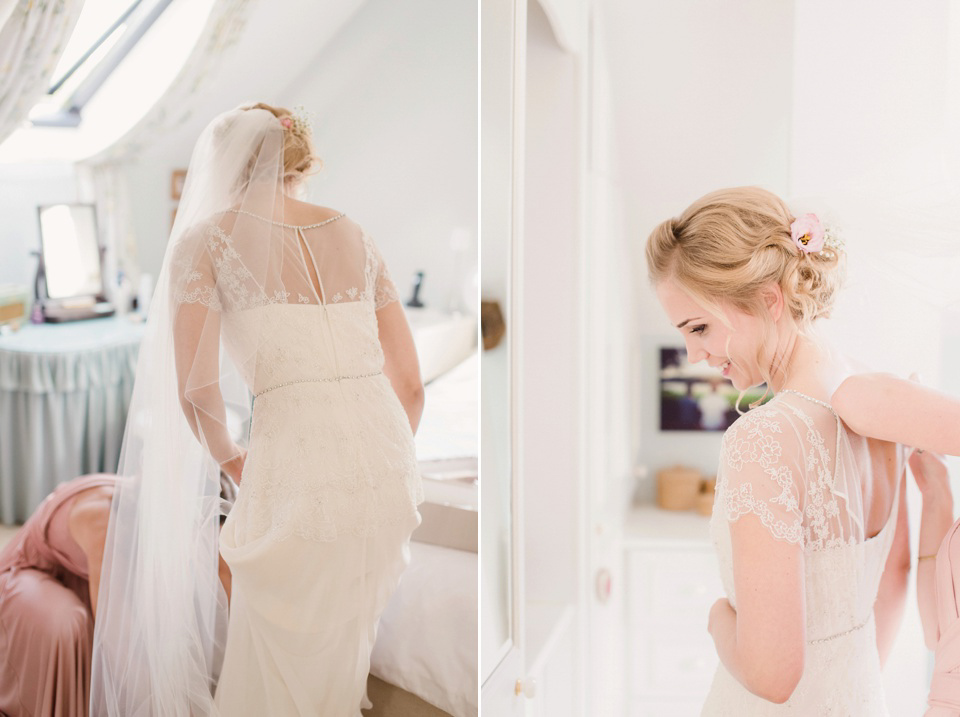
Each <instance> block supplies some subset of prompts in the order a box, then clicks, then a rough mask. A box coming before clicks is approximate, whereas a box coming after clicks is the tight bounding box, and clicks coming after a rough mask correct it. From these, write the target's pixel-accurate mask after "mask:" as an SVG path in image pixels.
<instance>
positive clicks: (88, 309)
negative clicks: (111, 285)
mask: <svg viewBox="0 0 960 717" xmlns="http://www.w3.org/2000/svg"><path fill="white" fill-rule="evenodd" d="M37 212H38V215H39V219H40V263H39V266H38V267H37V282H36V293H37V299H38V301H40V302H42V304H43V311H44V316H45V317H46V320H47V321H74V320H79V319H90V318H95V317H98V316H110V315H111V314H113V313H114V309H113V305H112V304H110V303H109V302H107V301H106V300H105V290H104V283H103V270H102V267H103V249H102V247H101V246H100V242H99V240H98V237H97V218H96V207H95V206H94V205H93V204H53V205H50V206H42V207H38V208H37Z"/></svg>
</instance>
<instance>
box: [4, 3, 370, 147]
mask: <svg viewBox="0 0 960 717" xmlns="http://www.w3.org/2000/svg"><path fill="white" fill-rule="evenodd" d="M181 1H183V2H187V1H189V0H181ZM365 2H366V0H323V1H322V2H304V3H300V2H271V1H270V0H254V1H253V6H252V7H251V8H250V10H249V17H248V19H247V22H246V24H245V26H244V28H243V31H242V33H241V35H240V37H239V39H238V40H237V41H236V42H235V43H234V44H233V45H231V46H230V47H228V48H226V49H225V50H224V51H223V53H222V56H220V57H219V58H218V60H217V62H216V63H215V64H213V65H212V70H211V71H210V72H209V73H208V74H207V75H206V76H204V77H202V84H201V85H200V86H199V87H198V89H197V91H196V92H195V93H192V94H190V97H189V106H188V107H187V108H186V109H187V112H183V109H184V108H183V107H176V108H175V109H176V110H177V115H178V116H179V117H181V119H180V120H178V121H177V123H176V124H175V125H174V126H170V123H167V124H166V125H163V126H161V128H160V129H159V130H158V126H157V122H156V121H153V122H151V121H149V120H150V118H151V116H154V117H155V115H156V114H157V112H158V110H161V109H164V105H165V99H164V98H165V97H168V96H169V94H173V93H171V90H173V89H174V87H175V86H176V84H177V80H174V83H173V85H171V90H168V93H165V94H164V95H162V96H161V97H160V99H159V100H158V101H157V103H156V104H155V105H153V107H151V108H150V109H149V110H147V112H146V114H145V115H144V117H143V118H142V119H141V120H140V121H139V122H137V123H136V124H135V125H134V126H133V127H132V128H131V129H129V130H126V128H118V129H117V130H116V131H115V132H109V131H105V127H104V124H105V123H109V122H111V120H112V117H111V113H110V112H109V108H110V107H112V106H117V105H118V104H119V103H122V102H123V101H124V98H123V97H122V96H114V95H113V94H111V93H110V92H109V90H110V88H109V86H104V88H103V90H102V92H103V94H102V95H101V96H98V97H95V98H94V100H92V101H91V103H90V106H89V108H88V109H89V115H88V116H85V118H84V122H83V123H82V124H81V126H80V127H78V128H76V129H59V128H53V129H51V128H30V129H25V130H21V131H19V132H17V133H16V134H15V135H14V136H13V138H11V139H12V140H13V141H12V142H11V143H10V145H12V146H10V145H8V146H6V147H4V148H3V151H0V161H8V162H9V161H35V160H65V161H80V160H84V159H88V158H92V159H94V161H97V160H98V159H101V160H105V159H109V158H113V159H123V158H124V156H125V155H130V154H135V153H137V152H139V151H142V149H143V148H144V147H148V146H158V145H163V146H170V145H171V144H172V145H174V146H176V145H178V144H179V143H180V142H181V141H191V142H192V140H193V139H194V138H196V136H197V134H199V132H200V130H201V129H202V128H203V126H204V125H205V124H206V122H208V121H209V119H210V118H211V117H212V116H214V115H216V114H218V113H220V112H222V111H224V110H226V109H229V108H231V107H234V106H236V105H238V104H241V103H242V102H246V101H250V100H251V99H257V100H264V101H271V99H273V98H275V97H276V96H277V94H278V93H279V92H280V91H281V90H284V89H286V88H287V87H288V86H289V84H290V82H291V81H292V80H293V79H294V78H296V77H299V76H302V75H303V73H305V72H308V71H309V66H310V63H311V62H313V61H314V59H315V58H316V57H317V55H318V54H319V53H320V52H321V50H322V49H323V48H324V47H325V46H326V45H327V43H329V42H330V41H331V39H333V38H334V37H335V36H336V35H337V33H338V32H339V31H340V30H341V28H343V26H344V25H346V24H347V23H348V22H349V20H350V19H351V18H352V17H353V16H354V15H355V14H356V12H357V11H358V10H359V9H360V8H361V7H362V6H363V5H364V3H365ZM216 15H217V12H216V7H215V8H214V12H213V13H211V17H215V16H216ZM156 61H157V62H164V61H165V59H164V57H162V56H159V57H157V58H156ZM188 62H189V60H188ZM117 94H119V93H117ZM181 94H182V93H181ZM166 109H167V110H171V109H174V108H166ZM168 113H169V114H172V112H168ZM183 117H185V119H183ZM121 133H122V135H121ZM104 136H106V137H107V138H108V139H107V140H106V141H104V139H103V137H104ZM185 138H189V139H185Z"/></svg>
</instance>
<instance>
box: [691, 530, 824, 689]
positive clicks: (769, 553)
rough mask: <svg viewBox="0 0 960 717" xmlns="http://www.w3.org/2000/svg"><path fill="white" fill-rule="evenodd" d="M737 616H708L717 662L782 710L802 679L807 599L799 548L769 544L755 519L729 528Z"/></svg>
mask: <svg viewBox="0 0 960 717" xmlns="http://www.w3.org/2000/svg"><path fill="white" fill-rule="evenodd" d="M730 537H731V540H732V546H733V576H734V585H735V589H736V595H737V609H736V611H734V610H733V608H732V607H731V606H730V603H729V602H728V601H727V600H726V598H723V599H721V600H718V601H717V603H715V604H714V606H713V609H712V610H711V611H710V628H709V629H710V634H711V635H712V636H713V639H714V642H715V644H716V646H717V654H718V655H719V656H720V660H721V662H723V664H724V666H725V667H726V668H727V670H728V671H729V672H730V674H731V675H733V676H734V677H735V678H736V679H737V680H738V681H739V682H740V683H741V684H742V685H743V686H744V687H746V688H747V689H748V690H750V691H751V692H752V693H753V694H755V695H757V696H758V697H762V698H763V699H765V700H769V701H771V702H776V703H778V704H782V703H783V702H786V701H787V700H788V699H789V698H790V695H792V694H793V691H794V690H795V689H796V687H797V684H798V683H799V682H800V678H801V677H803V668H804V660H805V658H806V622H807V619H806V598H805V590H804V585H805V582H804V581H805V578H804V557H803V546H801V545H799V544H795V543H786V542H783V541H778V540H776V539H774V538H773V536H772V535H771V534H770V531H769V529H768V528H766V527H765V526H764V525H763V524H762V523H761V522H760V519H759V518H758V517H757V516H755V515H745V516H743V517H741V518H739V519H738V520H737V521H736V522H733V523H731V524H730Z"/></svg>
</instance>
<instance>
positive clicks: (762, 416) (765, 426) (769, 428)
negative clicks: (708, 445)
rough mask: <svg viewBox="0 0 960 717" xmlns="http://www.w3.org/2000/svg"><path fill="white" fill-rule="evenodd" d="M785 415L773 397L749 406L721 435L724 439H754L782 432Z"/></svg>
mask: <svg viewBox="0 0 960 717" xmlns="http://www.w3.org/2000/svg"><path fill="white" fill-rule="evenodd" d="M784 418H785V416H784V413H783V411H782V410H781V408H780V407H779V406H778V401H777V399H776V398H773V399H771V400H769V401H767V402H766V403H764V404H762V405H760V406H756V407H755V408H751V409H750V410H749V411H747V412H746V413H744V414H742V415H741V416H740V417H739V418H737V420H735V421H734V422H733V423H732V424H731V425H730V427H729V428H728V429H727V430H726V432H725V433H724V435H723V439H724V441H727V442H729V441H733V440H744V439H755V438H757V437H759V436H762V435H769V434H772V433H773V434H778V433H782V432H783V426H782V422H783V420H784Z"/></svg>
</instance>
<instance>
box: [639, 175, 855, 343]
mask: <svg viewBox="0 0 960 717" xmlns="http://www.w3.org/2000/svg"><path fill="white" fill-rule="evenodd" d="M793 221H794V217H793V215H792V214H791V213H790V210H789V209H788V208H787V206H786V204H784V203H783V201H782V200H781V199H780V198H779V197H777V196H776V195H775V194H773V193H771V192H768V191H766V190H764V189H760V188H759V187H736V188H733V189H721V190H719V191H716V192H711V193H710V194H707V195H706V196H704V197H701V198H700V199H698V200H697V201H696V202H694V203H693V204H691V205H690V206H689V207H688V208H687V209H686V210H685V211H684V212H683V213H682V214H681V215H680V216H679V217H677V218H675V219H668V220H667V221H665V222H662V223H661V224H660V225H659V226H658V227H657V228H656V229H654V230H653V232H652V233H651V234H650V238H649V239H648V240H647V249H646V254H647V267H648V271H649V274H650V280H651V281H652V282H653V283H654V284H658V283H660V282H661V281H664V280H666V279H673V280H674V281H676V282H677V283H678V284H679V285H680V286H681V287H682V288H683V289H684V290H686V291H687V292H688V293H689V294H690V295H691V296H693V297H694V298H695V299H696V300H698V301H699V302H700V303H701V304H702V305H704V306H706V307H707V308H709V309H710V310H711V311H712V312H713V313H716V314H718V315H719V316H723V315H724V314H723V311H722V306H723V305H724V304H728V305H733V306H734V307H736V308H738V309H740V310H741V311H744V312H746V313H749V314H752V315H754V316H764V315H765V312H764V310H763V300H762V297H761V295H760V289H761V288H762V287H763V286H764V285H768V284H770V283H773V282H775V283H777V284H779V285H780V289H781V291H782V292H783V298H784V303H785V306H786V308H787V309H789V311H790V314H791V316H793V318H794V320H795V321H796V322H797V324H798V326H799V327H800V329H801V330H803V329H805V328H807V327H809V326H810V324H811V323H812V322H813V321H814V320H816V319H818V318H820V317H826V316H829V315H830V310H831V309H832V307H833V303H834V298H835V296H836V293H837V290H838V289H839V288H840V285H841V284H842V283H843V275H844V254H843V251H842V250H840V249H838V248H836V247H824V249H823V251H822V252H811V253H809V254H806V253H803V252H801V251H800V250H799V249H798V247H797V244H796V243H795V242H794V241H793V239H792V238H791V234H790V225H791V224H792V223H793Z"/></svg>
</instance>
